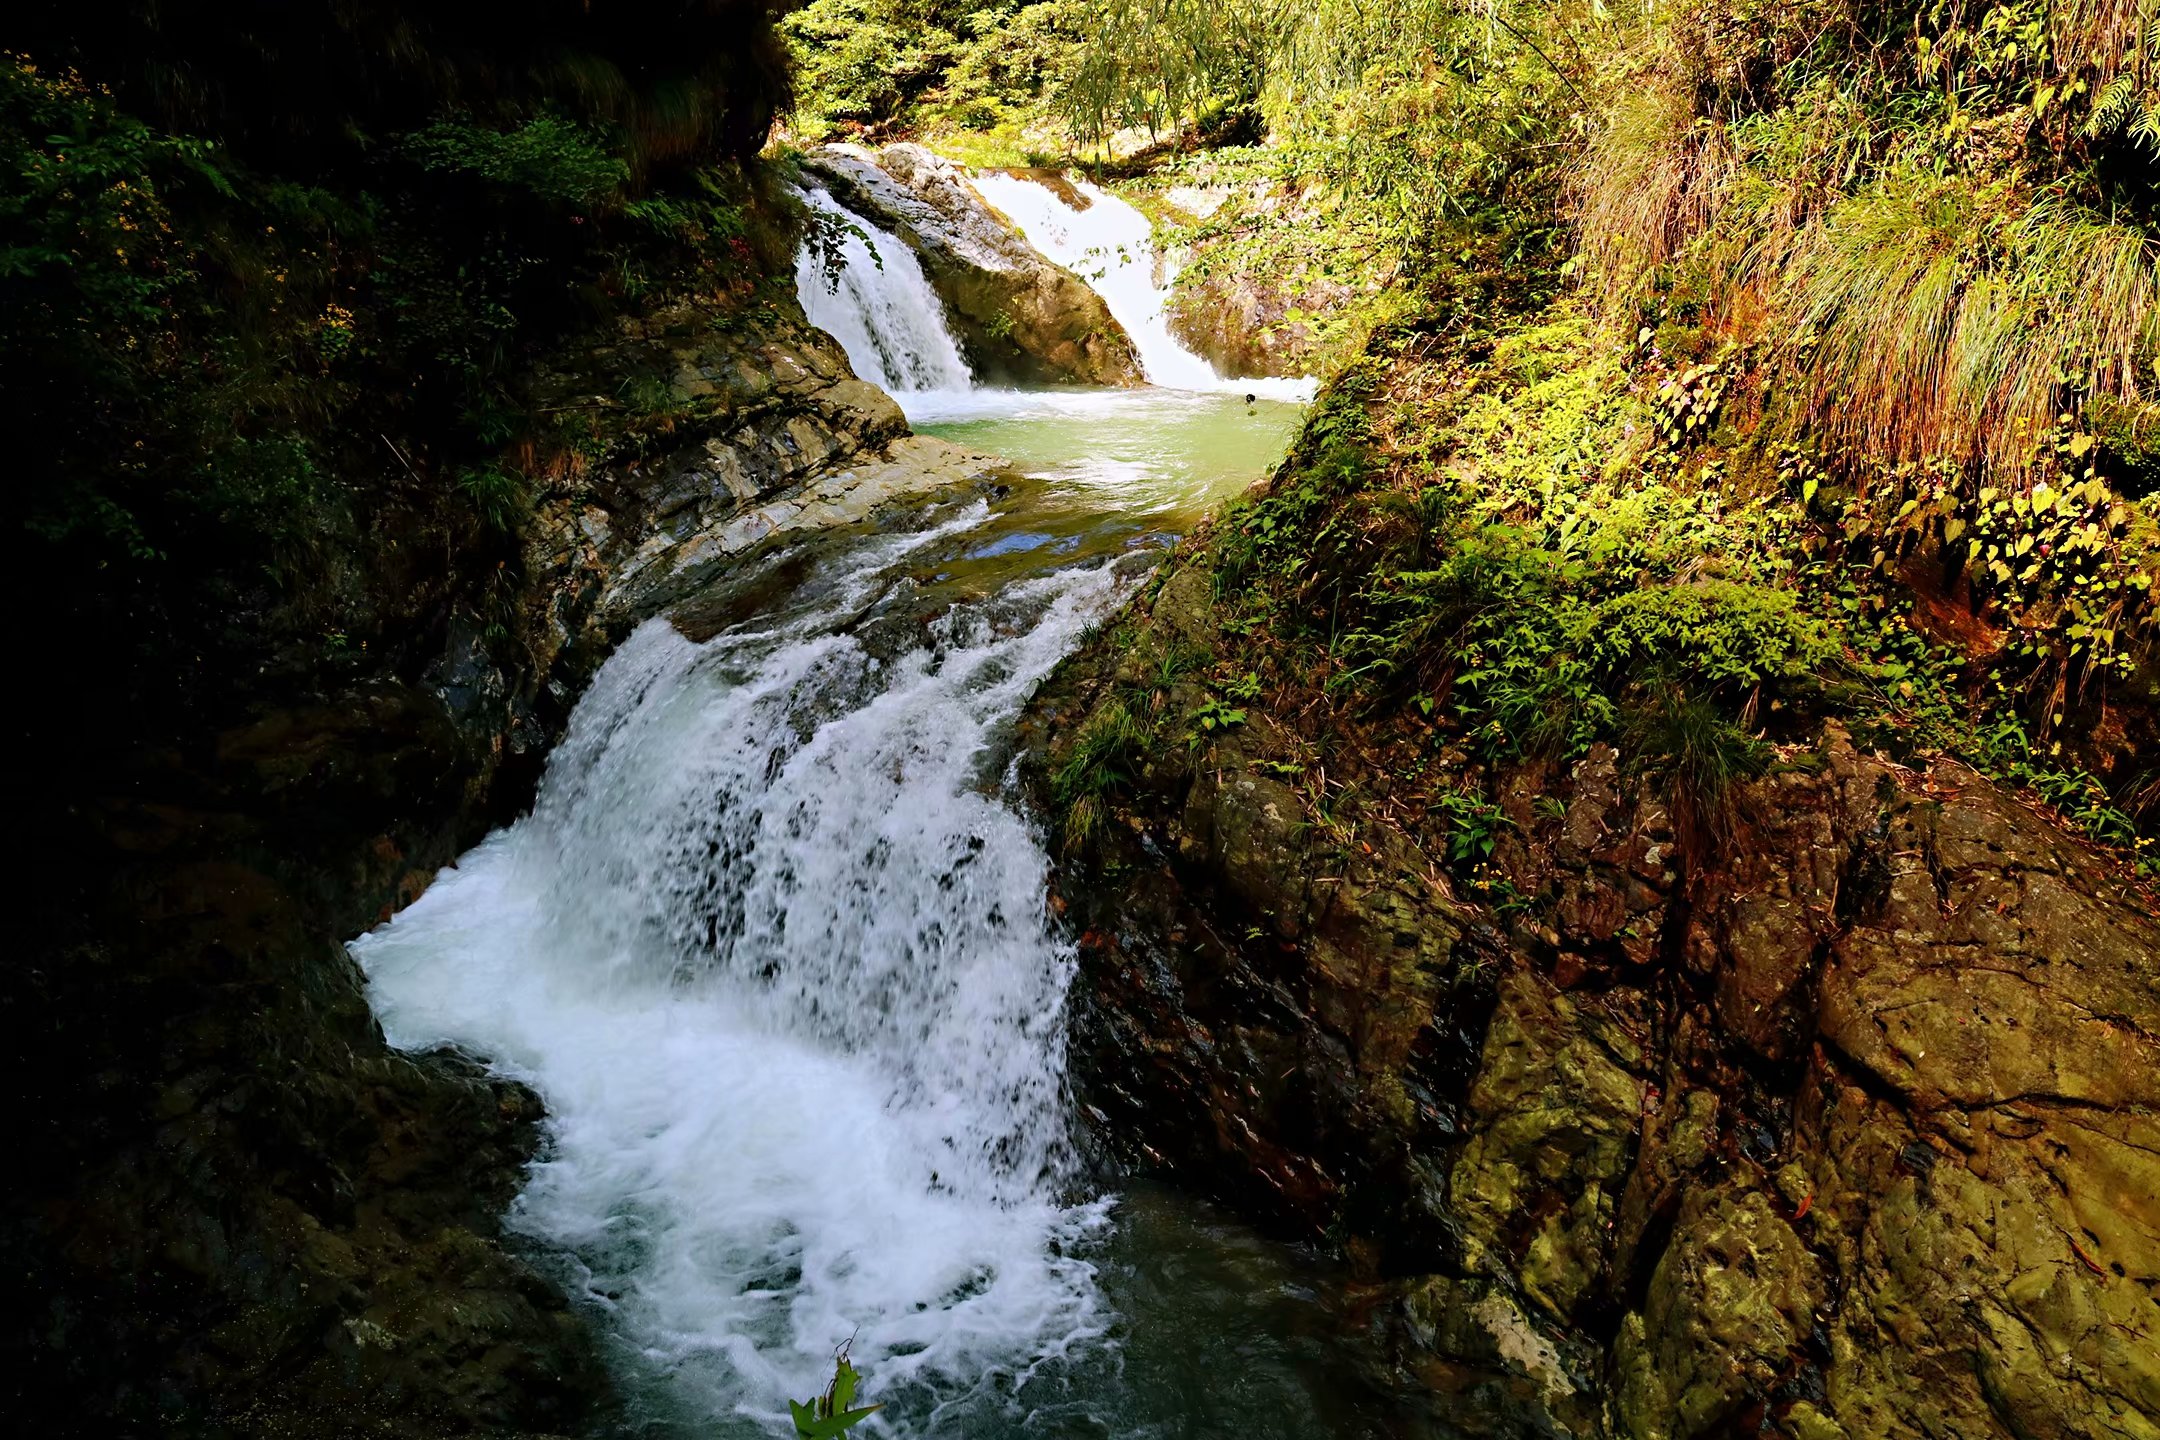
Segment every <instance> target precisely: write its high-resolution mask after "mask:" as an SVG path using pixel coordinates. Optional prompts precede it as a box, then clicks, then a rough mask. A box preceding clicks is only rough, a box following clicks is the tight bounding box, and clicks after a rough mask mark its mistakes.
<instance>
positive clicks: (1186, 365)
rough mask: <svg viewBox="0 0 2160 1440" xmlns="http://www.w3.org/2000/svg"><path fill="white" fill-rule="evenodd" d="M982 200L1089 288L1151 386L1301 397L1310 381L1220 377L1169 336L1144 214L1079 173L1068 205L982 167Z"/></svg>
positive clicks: (977, 181)
mask: <svg viewBox="0 0 2160 1440" xmlns="http://www.w3.org/2000/svg"><path fill="white" fill-rule="evenodd" d="M972 179H973V182H974V185H975V188H976V190H977V191H978V192H980V193H981V195H982V197H983V198H984V199H985V200H988V201H989V202H990V203H991V204H992V205H995V206H996V207H997V208H998V209H999V210H1001V211H1003V212H1004V213H1005V216H1006V218H1007V219H1009V220H1011V221H1012V222H1013V224H1015V225H1017V226H1018V227H1019V228H1020V233H1021V234H1023V235H1025V236H1026V237H1027V239H1028V242H1029V243H1030V244H1032V245H1033V246H1034V247H1035V248H1036V249H1038V250H1040V251H1042V252H1043V253H1044V254H1045V255H1048V256H1049V257H1050V258H1051V259H1053V260H1055V261H1057V262H1058V264H1060V265H1063V266H1064V267H1065V268H1066V269H1068V270H1070V271H1072V272H1073V273H1074V274H1076V275H1078V276H1079V277H1080V278H1081V279H1083V280H1085V281H1087V282H1088V284H1089V285H1091V286H1093V287H1094V289H1095V292H1096V293H1097V294H1099V295H1101V296H1102V297H1103V303H1104V304H1105V305H1107V306H1108V307H1109V308H1110V313H1111V314H1112V315H1114V316H1116V317H1117V321H1118V323H1119V324H1120V325H1123V326H1124V327H1125V332H1126V333H1127V334H1128V335H1130V336H1131V337H1132V341H1133V345H1134V347H1135V348H1137V349H1138V350H1139V352H1140V365H1141V368H1142V369H1143V370H1145V371H1146V372H1147V378H1148V379H1149V380H1151V381H1153V382H1154V383H1155V384H1157V385H1167V386H1170V387H1172V388H1175V389H1179V390H1220V391H1236V392H1239V393H1243V394H1259V395H1266V396H1268V397H1269V398H1271V399H1276V400H1307V399H1310V398H1311V397H1312V394H1313V389H1314V385H1313V382H1312V381H1310V380H1292V379H1276V380H1227V379H1224V378H1223V377H1222V376H1220V375H1218V374H1216V373H1215V367H1214V366H1212V365H1210V364H1208V362H1207V361H1206V360H1204V359H1202V358H1201V357H1200V356H1198V355H1195V354H1194V353H1193V352H1192V351H1190V350H1188V349H1186V348H1185V347H1184V346H1183V345H1182V344H1180V343H1179V342H1178V339H1177V337H1176V336H1174V335H1172V334H1171V333H1170V315H1169V304H1170V283H1171V282H1172V281H1173V280H1174V279H1176V278H1177V277H1176V275H1175V273H1174V272H1171V271H1170V270H1169V267H1168V266H1166V265H1165V264H1163V263H1162V262H1161V261H1160V260H1159V259H1158V257H1157V256H1156V253H1155V234H1154V227H1153V226H1151V225H1150V224H1149V223H1148V218H1147V217H1146V216H1145V215H1143V214H1141V213H1140V212H1139V211H1138V210H1135V209H1134V208H1133V207H1132V206H1130V205H1128V204H1126V203H1125V202H1124V201H1123V200H1120V199H1119V198H1118V197H1117V196H1115V195H1112V194H1110V193H1109V192H1108V191H1105V190H1103V189H1101V188H1100V187H1098V186H1096V185H1092V184H1090V183H1089V182H1087V181H1085V180H1082V179H1080V178H1078V177H1077V176H1072V177H1068V178H1067V179H1066V181H1065V183H1066V184H1068V185H1070V186H1071V187H1072V190H1073V192H1074V193H1076V194H1078V195H1079V196H1080V197H1081V198H1082V199H1084V200H1086V201H1087V202H1088V203H1087V205H1086V206H1085V208H1075V207H1074V206H1072V205H1070V204H1068V203H1066V201H1065V199H1064V198H1063V197H1062V196H1060V195H1059V194H1058V193H1057V192H1056V191H1055V190H1053V189H1051V188H1050V187H1049V186H1047V185H1043V184H1041V183H1039V182H1037V181H1034V180H1030V179H1026V178H1024V177H1022V176H1018V175H1007V174H1000V173H996V172H986V173H984V174H980V175H976V176H973V177H972Z"/></svg>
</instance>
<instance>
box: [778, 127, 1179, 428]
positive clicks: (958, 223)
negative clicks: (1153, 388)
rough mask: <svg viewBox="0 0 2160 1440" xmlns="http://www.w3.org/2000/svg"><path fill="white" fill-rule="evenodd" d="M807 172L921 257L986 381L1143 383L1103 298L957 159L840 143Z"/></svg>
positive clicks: (807, 164) (916, 148) (818, 154)
mask: <svg viewBox="0 0 2160 1440" xmlns="http://www.w3.org/2000/svg"><path fill="white" fill-rule="evenodd" d="M803 168H804V169H805V170H806V171H807V172H808V173H809V175H810V176H811V177H812V179H813V180H814V181H815V182H816V183H822V184H824V185H826V186H828V187H829V188H830V189H831V190H832V192H833V194H834V195H835V196H837V197H838V198H839V200H840V202H841V203H842V204H844V205H846V206H847V207H848V208H849V209H851V210H853V211H854V212H855V213H856V214H858V215H862V216H864V217H865V218H867V219H869V220H871V221H873V222H874V223H876V224H878V225H880V226H882V227H884V228H885V229H888V230H890V231H892V232H893V233H894V234H895V235H898V236H899V237H900V238H901V239H902V240H905V241H906V242H907V243H908V244H909V245H910V246H912V247H913V248H914V250H915V251H916V253H917V255H918V256H920V258H921V260H922V265H923V273H924V274H925V275H926V276H927V277H928V278H929V281H930V283H931V285H932V286H933V287H935V288H936V290H937V292H938V295H939V297H940V298H941V299H943V300H944V302H945V308H946V313H947V315H948V317H949V318H950V320H951V322H952V324H953V328H954V331H955V333H956V334H957V335H958V337H959V339H960V342H961V346H962V348H963V349H964V350H965V351H966V353H967V356H968V359H969V361H970V362H971V363H973V365H974V366H975V368H976V371H977V373H978V374H979V375H981V376H982V377H983V378H985V379H989V380H1001V381H1006V382H1015V381H1017V382H1020V383H1027V384H1061V383H1062V384H1080V385H1138V384H1140V383H1141V381H1142V378H1143V377H1142V375H1141V370H1140V359H1139V356H1138V355H1137V354H1136V353H1135V352H1134V350H1133V347H1132V341H1131V339H1130V338H1128V337H1127V336H1126V334H1125V331H1124V328H1123V327H1122V326H1120V325H1119V324H1118V322H1117V320H1116V318H1115V317H1114V316H1112V315H1111V314H1110V311H1109V309H1108V308H1107V307H1106V306H1104V304H1103V301H1102V297H1101V296H1099V295H1097V294H1096V293H1095V292H1094V291H1093V290H1091V289H1089V288H1088V286H1087V284H1086V282H1085V281H1083V280H1081V279H1080V277H1079V276H1077V275H1074V274H1073V273H1072V272H1071V271H1069V270H1067V269H1065V268H1064V267H1063V266H1061V265H1058V264H1056V263H1054V262H1053V261H1051V260H1049V259H1047V258H1046V257H1044V256H1043V255H1042V254H1041V253H1040V252H1038V251H1037V250H1036V249H1035V247H1033V246H1032V245H1030V244H1028V243H1027V241H1025V240H1023V239H1022V238H1021V237H1020V236H1019V235H1018V233H1016V232H1015V231H1014V230H1013V228H1012V227H1011V226H1010V225H1009V224H1008V223H1006V221H1005V220H1004V219H1003V218H1001V217H1000V216H999V215H998V214H997V213H996V212H995V211H994V210H992V209H991V208H990V206H989V205H988V204H987V203H986V202H985V201H984V200H983V198H982V197H981V196H980V195H978V194H977V193H976V192H975V188H974V187H973V186H971V185H969V184H968V182H967V177H966V176H965V175H964V174H962V173H961V171H960V170H959V169H958V168H957V167H956V166H954V165H953V164H952V163H951V162H949V161H947V160H944V159H942V158H940V157H939V156H937V155H935V154H932V153H931V152H930V151H928V150H926V149H924V148H923V147H922V146H920V145H909V144H900V145H888V146H886V147H885V148H884V149H882V150H879V151H877V152H875V153H874V154H873V153H872V152H870V151H867V150H862V149H859V148H857V147H854V146H847V145H829V146H826V147H824V148H823V149H820V150H816V151H813V152H811V153H810V154H809V155H808V156H806V157H804V161H803Z"/></svg>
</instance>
